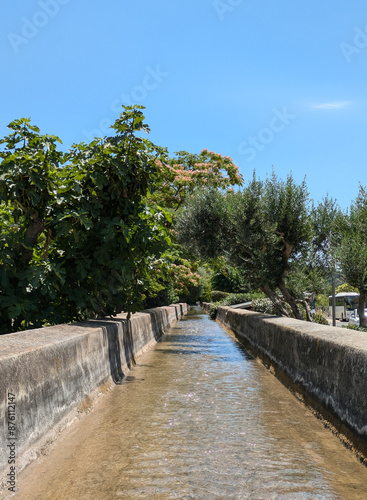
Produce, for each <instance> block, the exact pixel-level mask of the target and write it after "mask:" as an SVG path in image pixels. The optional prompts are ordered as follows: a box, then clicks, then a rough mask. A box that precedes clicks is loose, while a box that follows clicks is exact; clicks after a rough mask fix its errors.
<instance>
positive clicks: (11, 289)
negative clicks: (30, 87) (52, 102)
mask: <svg viewBox="0 0 367 500" xmlns="http://www.w3.org/2000/svg"><path fill="white" fill-rule="evenodd" d="M9 127H10V128H11V130H12V134H11V135H9V136H7V137H5V138H4V139H3V140H2V141H1V144H3V150H2V151H1V153H0V157H1V160H2V162H1V166H0V203H1V205H0V215H1V221H0V223H1V228H2V231H1V240H2V241H1V250H0V266H1V267H0V286H1V296H0V310H1V320H2V323H1V324H2V331H3V332H4V331H5V332H8V331H15V330H19V329H21V328H29V327H35V326H40V325H41V324H44V323H60V322H64V321H72V320H78V319H84V318H87V317H94V316H98V315H106V314H115V313H117V312H120V311H121V310H122V309H123V310H125V311H129V312H130V311H131V312H133V311H135V310H137V309H139V308H140V307H141V305H142V303H143V300H144V298H145V293H146V289H147V287H148V286H149V283H150V281H149V279H150V276H149V275H150V270H151V268H152V265H153V262H154V261H155V260H156V259H157V258H158V257H159V256H160V254H161V253H162V252H163V251H164V250H165V249H166V248H167V246H168V245H169V243H170V239H169V237H168V234H167V229H166V224H165V222H166V217H167V215H166V214H165V213H164V211H162V210H160V209H159V208H157V207H156V208H155V209H153V208H152V207H150V206H148V205H147V203H146V199H147V196H148V195H149V193H150V192H153V191H154V189H155V188H156V186H157V184H159V183H160V181H161V172H160V170H159V169H158V167H157V163H156V162H157V161H165V159H166V150H165V149H164V148H160V147H157V146H155V145H154V144H152V143H151V142H150V141H148V140H147V139H146V138H143V137H140V136H139V135H140V134H141V133H142V132H149V127H148V126H147V125H146V124H145V123H144V115H143V113H142V111H141V107H139V106H134V107H125V109H124V112H123V113H122V114H121V115H120V117H119V119H118V120H116V122H115V124H114V125H113V127H112V128H113V129H114V131H115V135H114V136H111V137H105V138H103V139H95V140H94V141H92V142H91V143H90V144H84V143H82V144H79V145H75V146H74V147H73V148H72V150H71V151H70V152H69V153H68V154H67V155H63V153H61V152H59V151H57V148H56V142H57V141H58V138H56V137H54V136H48V135H41V134H40V131H39V129H38V128H37V127H34V126H32V125H30V121H29V120H28V119H22V120H16V121H14V122H12V123H11V124H10V125H9Z"/></svg>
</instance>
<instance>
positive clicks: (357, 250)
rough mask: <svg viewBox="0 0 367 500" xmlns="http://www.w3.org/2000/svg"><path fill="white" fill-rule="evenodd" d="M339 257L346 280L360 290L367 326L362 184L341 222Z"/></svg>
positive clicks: (366, 217) (366, 197)
mask: <svg viewBox="0 0 367 500" xmlns="http://www.w3.org/2000/svg"><path fill="white" fill-rule="evenodd" d="M338 257H339V261H340V266H341V269H342V272H343V275H344V277H345V280H346V281H347V282H348V284H349V285H351V286H353V287H355V288H356V289H357V290H358V292H359V303H358V314H359V318H360V326H367V318H366V317H365V312H364V311H365V307H366V301H367V191H366V188H364V187H362V186H360V188H359V193H358V196H357V198H356V200H355V201H354V202H353V203H352V205H351V207H350V211H349V214H348V215H346V216H345V218H344V221H343V223H342V224H341V244H340V247H339V252H338Z"/></svg>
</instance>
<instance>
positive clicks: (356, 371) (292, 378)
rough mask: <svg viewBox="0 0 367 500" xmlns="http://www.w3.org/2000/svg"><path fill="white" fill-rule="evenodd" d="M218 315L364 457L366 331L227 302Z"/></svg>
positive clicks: (366, 453)
mask: <svg viewBox="0 0 367 500" xmlns="http://www.w3.org/2000/svg"><path fill="white" fill-rule="evenodd" d="M217 320H218V321H219V322H221V323H222V324H223V325H225V326H226V327H228V328H230V329H231V330H232V331H233V332H234V333H235V334H236V335H237V336H238V338H239V340H240V341H241V342H243V343H244V344H245V345H246V346H247V347H248V348H250V350H251V351H252V352H253V353H255V354H257V355H258V356H259V357H260V358H261V360H262V361H263V362H264V363H265V364H266V365H267V366H268V367H270V368H271V369H272V370H273V371H274V372H275V374H276V375H277V376H278V377H279V378H280V379H282V380H283V381H284V382H285V383H286V384H287V385H290V386H291V389H293V390H294V391H295V392H296V393H298V394H299V395H300V396H301V397H302V399H303V400H304V401H305V402H306V403H307V404H310V405H311V406H313V407H314V408H315V409H316V410H317V411H318V413H319V414H321V415H322V416H324V417H326V419H327V420H328V421H329V422H331V423H332V425H333V426H334V429H336V430H337V431H338V432H340V433H342V434H343V436H344V439H345V440H346V441H347V442H348V443H350V444H351V445H352V446H353V447H354V448H355V451H356V452H357V453H359V454H360V456H361V458H364V459H366V457H367V334H366V333H363V332H358V331H353V330H348V329H345V328H335V327H334V328H333V327H330V326H324V325H319V324H316V323H308V322H305V321H299V320H295V319H291V318H284V317H275V316H269V315H267V314H261V313H257V312H253V311H246V310H239V309H231V308H230V307H219V309H218V315H217Z"/></svg>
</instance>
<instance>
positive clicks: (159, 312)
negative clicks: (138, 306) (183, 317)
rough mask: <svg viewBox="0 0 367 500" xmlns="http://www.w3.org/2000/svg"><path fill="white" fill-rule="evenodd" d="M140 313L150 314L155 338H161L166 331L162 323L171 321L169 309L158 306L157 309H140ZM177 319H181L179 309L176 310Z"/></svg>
mask: <svg viewBox="0 0 367 500" xmlns="http://www.w3.org/2000/svg"><path fill="white" fill-rule="evenodd" d="M181 308H182V307H181ZM139 314H149V316H150V321H151V324H152V331H153V335H154V338H155V340H156V341H158V340H160V339H161V337H162V335H163V333H164V331H163V330H162V327H161V325H162V324H166V325H168V323H169V313H168V311H167V309H165V308H159V307H157V308H156V309H146V310H145V311H140V312H139ZM176 319H179V316H178V314H177V311H176ZM167 328H168V326H167Z"/></svg>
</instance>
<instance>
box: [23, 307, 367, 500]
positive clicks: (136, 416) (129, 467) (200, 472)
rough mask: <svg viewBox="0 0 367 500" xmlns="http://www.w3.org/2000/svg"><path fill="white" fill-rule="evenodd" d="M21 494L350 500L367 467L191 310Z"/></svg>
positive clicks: (360, 494)
mask: <svg viewBox="0 0 367 500" xmlns="http://www.w3.org/2000/svg"><path fill="white" fill-rule="evenodd" d="M18 486H19V491H18V493H17V494H16V495H15V497H13V498H15V499H27V500H32V499H42V500H48V499H50V500H51V499H52V500H64V499H65V500H73V499H78V500H83V499H88V500H90V499H98V500H104V499H109V500H111V499H112V500H114V499H120V498H121V499H149V500H152V499H210V500H215V499H232V498H233V499H247V498H249V499H256V500H260V499H289V500H298V499H312V500H313V499H323V500H324V499H348V500H352V499H366V498H367V468H366V467H365V466H363V465H362V464H361V463H360V462H359V461H358V460H357V459H356V458H355V457H354V456H353V454H352V453H351V452H350V451H349V450H347V449H346V448H345V447H344V446H343V445H342V444H341V442H340V441H339V440H338V439H337V438H336V437H335V436H334V435H332V433H331V432H330V431H329V430H327V429H325V428H324V426H323V424H322V423H321V422H320V421H319V420H317V419H316V417H315V416H314V415H313V414H312V413H311V412H310V411H309V410H308V409H307V408H305V407H304V406H303V405H302V404H301V403H300V402H299V401H298V400H297V399H296V398H295V397H294V396H293V395H292V394H291V393H290V392H289V391H288V390H287V389H286V388H285V387H283V385H282V384H281V383H280V382H279V381H278V380H277V379H276V378H275V377H274V376H273V375H272V374H271V373H269V372H268V371H267V370H266V369H265V368H264V367H263V366H262V365H261V364H260V363H259V362H258V361H257V360H255V359H254V358H253V357H252V356H251V355H249V354H248V352H247V351H246V350H245V349H244V348H243V347H242V346H241V345H240V344H239V343H238V342H237V341H236V340H235V338H234V337H232V336H231V334H230V333H228V332H227V331H225V330H224V329H223V328H222V327H221V326H220V325H219V324H218V323H216V322H213V321H211V320H210V319H209V318H208V317H207V315H206V314H204V313H202V312H201V311H200V310H199V309H193V310H191V311H190V313H189V314H188V315H187V316H186V317H185V318H184V319H183V320H182V321H179V322H178V323H176V324H175V325H174V327H172V328H171V329H170V330H169V331H168V333H167V335H165V336H164V337H163V339H162V340H161V342H159V343H158V344H157V345H156V347H155V348H154V349H152V350H151V351H148V352H147V353H145V354H144V355H143V356H142V357H140V358H139V359H138V360H137V364H136V366H134V368H133V369H132V370H131V371H130V372H129V374H128V376H127V377H126V378H125V379H124V381H123V382H122V384H121V385H117V386H115V387H114V388H113V390H111V391H110V392H109V393H107V394H106V395H105V396H103V397H102V398H101V400H100V401H99V402H98V403H97V404H96V406H95V408H94V409H93V411H92V412H91V413H90V414H88V415H86V416H84V417H83V418H82V419H81V420H80V421H79V422H77V423H76V424H73V425H72V426H70V427H69V429H67V430H66V431H65V432H64V434H63V435H62V436H61V438H60V439H59V442H58V443H57V446H56V447H55V448H54V449H53V450H52V451H51V452H50V453H49V455H48V456H47V457H46V458H44V459H43V461H41V462H39V463H34V464H32V465H31V466H30V467H28V469H27V470H26V471H25V474H24V476H23V479H21V481H19V484H18Z"/></svg>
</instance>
